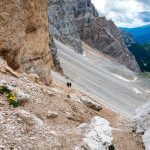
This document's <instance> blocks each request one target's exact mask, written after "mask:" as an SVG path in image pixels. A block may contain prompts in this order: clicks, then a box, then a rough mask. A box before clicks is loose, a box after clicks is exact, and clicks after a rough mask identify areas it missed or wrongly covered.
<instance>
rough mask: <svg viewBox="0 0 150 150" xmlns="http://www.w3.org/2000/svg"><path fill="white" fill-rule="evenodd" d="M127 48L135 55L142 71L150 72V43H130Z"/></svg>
mask: <svg viewBox="0 0 150 150" xmlns="http://www.w3.org/2000/svg"><path fill="white" fill-rule="evenodd" d="M128 48H129V50H130V51H131V52H132V53H133V54H134V55H135V58H136V60H137V62H138V63H139V65H140V68H141V70H142V72H150V43H148V44H142V45H141V44H132V45H131V46H130V47H128Z"/></svg>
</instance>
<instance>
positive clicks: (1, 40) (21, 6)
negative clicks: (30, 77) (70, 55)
mask: <svg viewBox="0 0 150 150" xmlns="http://www.w3.org/2000/svg"><path fill="white" fill-rule="evenodd" d="M47 10H48V3H47V1H45V0H25V1H22V0H5V1H0V27H1V28H0V56H1V57H3V58H4V59H5V60H6V61H7V63H8V65H9V66H10V67H11V68H13V69H14V70H20V71H25V72H27V73H35V74H38V75H39V77H40V80H41V81H43V82H45V83H46V84H50V83H51V75H50V71H51V67H52V55H51V50H50V49H49V45H48V42H49V35H48V15H47ZM50 38H52V37H50ZM39 66H40V67H39Z"/></svg>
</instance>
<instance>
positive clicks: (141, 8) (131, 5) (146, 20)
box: [92, 0, 150, 28]
mask: <svg viewBox="0 0 150 150" xmlns="http://www.w3.org/2000/svg"><path fill="white" fill-rule="evenodd" d="M92 3H93V4H94V5H95V7H96V9H97V10H98V12H99V15H100V16H105V17H106V18H107V19H111V20H113V21H114V22H115V24H116V25H117V26H118V27H128V28H133V27H139V26H143V25H147V24H150V0H92Z"/></svg>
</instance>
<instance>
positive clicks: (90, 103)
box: [80, 96, 102, 111]
mask: <svg viewBox="0 0 150 150" xmlns="http://www.w3.org/2000/svg"><path fill="white" fill-rule="evenodd" d="M80 100H81V102H82V103H83V104H84V105H86V106H87V107H89V108H92V109H94V110H96V111H100V110H101V109H102V107H101V106H100V104H98V103H96V102H94V101H93V100H92V99H90V98H88V97H85V96H81V98H80Z"/></svg>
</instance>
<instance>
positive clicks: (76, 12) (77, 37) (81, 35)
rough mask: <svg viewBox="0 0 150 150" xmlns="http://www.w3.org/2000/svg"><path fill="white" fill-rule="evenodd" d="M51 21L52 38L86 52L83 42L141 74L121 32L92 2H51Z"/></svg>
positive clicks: (72, 0)
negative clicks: (100, 13) (101, 14)
mask: <svg viewBox="0 0 150 150" xmlns="http://www.w3.org/2000/svg"><path fill="white" fill-rule="evenodd" d="M49 22H50V23H51V24H52V28H51V30H52V33H53V35H54V36H55V37H56V38H57V39H58V40H60V41H61V42H63V43H65V44H69V45H71V46H72V47H73V48H74V49H75V50H76V51H77V52H78V53H81V54H82V53H83V48H82V44H81V41H84V42H85V43H87V44H88V45H90V46H92V47H94V48H96V49H97V50H99V51H101V52H103V53H105V54H107V55H109V56H112V57H113V58H115V59H116V60H117V61H118V62H119V63H121V64H123V65H126V66H127V67H128V68H129V69H131V70H133V71H135V72H139V71H140V68H139V65H138V64H137V62H136V60H135V58H134V56H133V55H132V53H131V52H129V50H128V48H127V47H126V45H125V44H124V40H123V38H122V34H121V32H120V31H119V29H118V28H117V27H116V25H115V24H114V23H113V22H112V21H108V20H106V18H105V17H99V16H98V12H97V10H96V9H95V7H94V6H93V4H92V3H91V0H57V1H56V0H49ZM77 41H78V42H77Z"/></svg>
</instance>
